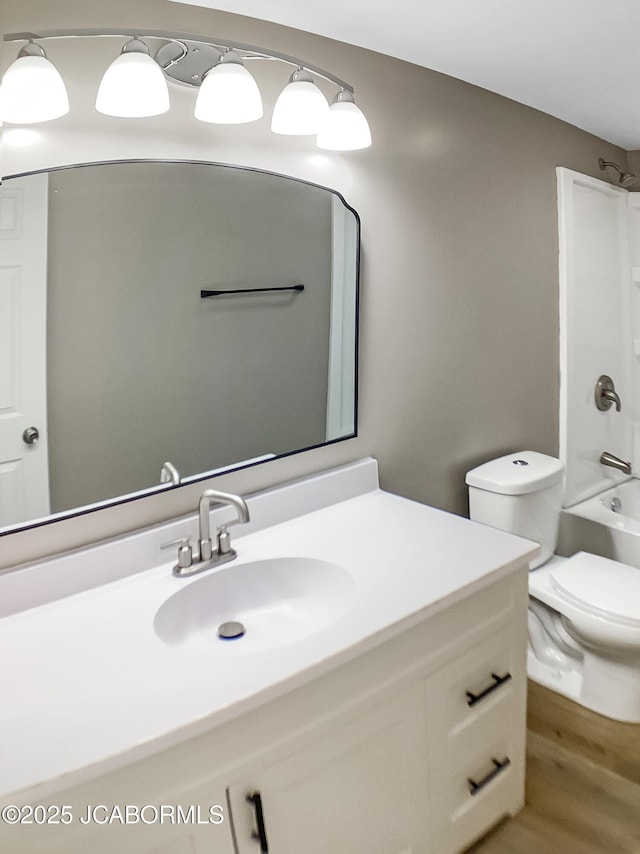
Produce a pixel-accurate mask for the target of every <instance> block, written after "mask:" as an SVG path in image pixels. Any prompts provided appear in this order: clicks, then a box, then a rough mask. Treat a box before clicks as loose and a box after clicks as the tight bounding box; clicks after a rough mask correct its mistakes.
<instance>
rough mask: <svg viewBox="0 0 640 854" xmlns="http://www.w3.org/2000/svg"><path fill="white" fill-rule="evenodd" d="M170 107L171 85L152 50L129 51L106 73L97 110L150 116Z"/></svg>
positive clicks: (112, 64)
mask: <svg viewBox="0 0 640 854" xmlns="http://www.w3.org/2000/svg"><path fill="white" fill-rule="evenodd" d="M168 109H169V88H168V86H167V81H166V80H165V77H164V74H163V72H162V69H161V68H160V66H159V65H158V64H157V63H156V62H155V61H154V60H153V59H152V58H151V57H150V56H149V54H148V53H146V52H142V51H138V50H127V51H126V52H125V53H121V54H120V56H119V57H118V58H117V59H114V61H113V62H112V63H111V65H110V66H109V67H108V68H107V70H106V71H105V73H104V76H103V78H102V80H101V81H100V86H99V87H98V95H97V97H96V110H97V111H98V112H99V113H104V114H105V115H107V116H118V117H121V118H127V119H131V118H146V117H147V116H159V115H161V114H162V113H166V112H167V110H168Z"/></svg>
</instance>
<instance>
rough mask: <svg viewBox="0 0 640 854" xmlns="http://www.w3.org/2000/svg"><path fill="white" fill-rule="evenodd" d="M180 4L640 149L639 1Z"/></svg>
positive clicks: (223, 0)
mask: <svg viewBox="0 0 640 854" xmlns="http://www.w3.org/2000/svg"><path fill="white" fill-rule="evenodd" d="M175 2H183V3H184V2H186V3H190V4H191V5H194V6H207V7H209V8H215V9H221V10H223V11H227V12H235V13H237V14H240V15H248V16H250V17H254V18H261V19H264V20H269V21H274V22H276V23H279V24H285V25H287V26H290V27H295V28H297V29H300V30H307V31H309V32H312V33H317V34H319V35H323V36H328V37H329V38H333V39H338V40H339V41H344V42H348V43H349V44H354V45H358V46H360V47H366V48H370V49H372V50H376V51H379V52H380V53H386V54H389V55H390V56H395V57H398V58H400V59H405V60H408V61H409V62H414V63H416V64H418V65H423V66H425V67H426V68H432V69H435V70H436V71H441V72H444V73H445V74H449V75H451V76H452V77H458V78H460V79H461V80H466V81H468V82H470V83H475V84H476V85H477V86H482V87H483V88H485V89H489V90H491V91H493V92H498V93H499V94H501V95H506V96H507V97H508V98H512V99H513V100H515V101H520V102H521V103H523V104H528V105H529V106H531V107H535V108H537V109H539V110H542V111H543V112H545V113H550V114H551V115H552V116H557V117H558V118H560V119H564V120H565V121H567V122H570V123H571V124H573V125H577V126H578V127H580V128H583V129H584V130H587V131H590V132H591V133H594V134H596V135H597V136H600V137H603V138H604V139H606V140H609V141H610V142H614V143H616V144H617V145H620V146H622V147H623V148H626V149H640V0H390V2H388V3H387V2H385V3H384V4H382V3H380V0H377V2H376V0H373V2H372V0H348V2H345V0H316V2H314V3H311V2H309V0H268V3H267V2H265V0H175ZM333 70H334V71H335V73H336V74H339V73H340V72H339V69H333Z"/></svg>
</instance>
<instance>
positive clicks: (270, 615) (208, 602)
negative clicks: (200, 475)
mask: <svg viewBox="0 0 640 854" xmlns="http://www.w3.org/2000/svg"><path fill="white" fill-rule="evenodd" d="M355 587H356V585H355V581H354V579H353V577H352V576H351V575H350V574H349V573H348V572H347V571H346V570H345V569H343V568H342V567H340V566H336V565H335V564H333V563H328V562H327V561H323V560H315V559H313V558H296V557H287V558H271V559H267V560H260V561H253V562H251V563H239V564H235V563H230V564H228V565H227V566H225V567H223V568H221V569H218V570H216V571H214V572H211V573H209V574H208V575H203V576H202V577H201V578H200V579H198V580H197V581H194V582H192V583H191V584H189V585H188V586H187V587H185V588H184V589H183V590H180V591H179V592H178V593H175V594H174V595H173V596H171V597H170V598H169V599H167V601H166V602H165V603H164V604H163V605H162V606H161V607H160V608H159V610H158V612H157V614H156V616H155V619H154V629H155V632H156V634H157V635H158V637H159V638H160V639H161V640H163V641H164V642H165V643H167V644H171V645H179V644H189V646H196V647H198V648H199V649H201V650H203V649H204V650H207V651H209V652H212V651H213V652H218V653H220V652H227V651H229V650H231V649H234V650H243V651H244V652H257V651H262V650H265V649H271V648H273V647H275V646H281V645H284V644H288V643H295V642H296V641H297V640H299V639H300V638H302V637H304V636H306V635H309V634H313V633H314V632H317V631H320V630H321V629H323V628H325V627H327V626H329V625H331V623H333V622H335V621H336V620H337V619H338V618H339V617H340V616H341V615H342V614H343V613H344V612H345V611H347V610H348V609H349V607H350V606H351V603H352V602H353V599H354V597H355ZM229 622H239V623H241V624H242V626H243V627H244V634H242V635H241V636H239V637H236V638H234V639H233V640H229V639H222V638H220V637H219V636H218V629H219V627H220V626H221V625H223V624H225V623H229Z"/></svg>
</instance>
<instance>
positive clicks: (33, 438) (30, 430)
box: [22, 427, 40, 445]
mask: <svg viewBox="0 0 640 854" xmlns="http://www.w3.org/2000/svg"><path fill="white" fill-rule="evenodd" d="M39 438H40V431H39V430H38V428H37V427H27V429H26V430H25V431H24V433H23V434H22V441H23V442H24V443H25V445H35V444H36V442H37V441H38V439H39Z"/></svg>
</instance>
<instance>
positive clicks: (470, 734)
mask: <svg viewBox="0 0 640 854" xmlns="http://www.w3.org/2000/svg"><path fill="white" fill-rule="evenodd" d="M505 711H506V712H507V713H508V711H509V707H506V708H505ZM524 747H525V739H524V729H523V728H520V727H519V726H513V725H512V722H511V720H509V719H504V720H503V719H502V716H500V717H498V716H487V717H485V718H483V719H482V720H480V721H478V722H477V723H476V726H474V727H473V728H469V729H467V730H466V731H465V732H463V733H460V734H458V735H457V736H455V737H453V738H450V739H449V740H447V739H443V740H442V741H441V742H440V746H439V749H438V747H436V746H435V745H431V748H430V751H431V753H430V756H431V762H432V763H433V762H434V761H435V762H437V767H435V766H434V765H432V767H431V774H432V779H433V780H438V781H439V782H438V785H437V787H435V788H434V790H433V791H432V792H431V802H432V806H433V812H434V815H437V816H439V820H440V821H441V822H442V831H443V837H444V838H445V839H446V840H447V843H448V844H447V846H446V851H447V854H453V852H457V851H459V850H462V849H465V848H466V847H468V845H469V843H470V841H471V840H472V839H474V838H477V837H478V836H480V835H482V834H483V833H485V832H486V831H487V830H488V829H489V828H490V827H491V826H492V825H494V824H496V822H497V821H499V820H500V818H502V817H503V816H505V815H509V814H511V813H514V812H516V811H517V810H518V809H519V808H520V806H521V805H522V803H523V802H524Z"/></svg>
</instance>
